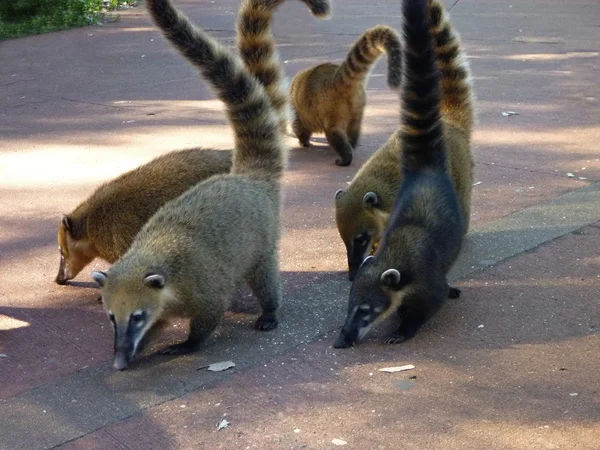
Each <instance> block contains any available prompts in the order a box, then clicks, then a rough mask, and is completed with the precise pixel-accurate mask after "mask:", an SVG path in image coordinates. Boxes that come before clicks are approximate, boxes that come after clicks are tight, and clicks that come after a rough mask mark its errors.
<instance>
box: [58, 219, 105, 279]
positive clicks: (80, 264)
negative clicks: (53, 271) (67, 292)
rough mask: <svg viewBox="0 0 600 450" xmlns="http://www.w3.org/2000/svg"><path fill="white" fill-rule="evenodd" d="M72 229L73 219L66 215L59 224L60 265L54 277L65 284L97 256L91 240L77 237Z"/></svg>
mask: <svg viewBox="0 0 600 450" xmlns="http://www.w3.org/2000/svg"><path fill="white" fill-rule="evenodd" d="M71 229H72V224H71V220H70V219H69V217H68V216H64V217H63V218H62V220H61V222H60V225H59V226H58V250H59V252H60V265H59V266H58V274H57V275H56V278H55V279H54V281H55V282H56V283H57V284H65V283H66V282H67V281H69V280H72V279H73V278H75V277H76V276H77V275H78V274H79V272H81V271H82V270H83V268H84V267H85V266H87V265H88V264H89V263H91V262H92V261H93V260H94V258H95V257H96V254H95V252H94V251H93V250H92V246H91V244H90V242H89V240H88V239H86V238H83V239H75V238H74V237H73V235H72V234H71Z"/></svg>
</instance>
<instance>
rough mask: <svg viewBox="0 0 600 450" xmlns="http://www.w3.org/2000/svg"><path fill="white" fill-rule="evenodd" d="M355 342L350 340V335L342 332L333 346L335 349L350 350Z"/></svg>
mask: <svg viewBox="0 0 600 450" xmlns="http://www.w3.org/2000/svg"><path fill="white" fill-rule="evenodd" d="M353 345H354V342H353V341H352V339H349V338H348V335H347V334H346V333H345V332H344V330H342V332H341V333H340V336H339V337H338V338H337V341H335V343H334V344H333V348H348V347H352V346H353Z"/></svg>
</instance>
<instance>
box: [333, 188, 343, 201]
mask: <svg viewBox="0 0 600 450" xmlns="http://www.w3.org/2000/svg"><path fill="white" fill-rule="evenodd" d="M342 195H344V190H343V189H338V190H337V191H335V196H334V198H335V199H336V200H339V199H340V198H341V197H342Z"/></svg>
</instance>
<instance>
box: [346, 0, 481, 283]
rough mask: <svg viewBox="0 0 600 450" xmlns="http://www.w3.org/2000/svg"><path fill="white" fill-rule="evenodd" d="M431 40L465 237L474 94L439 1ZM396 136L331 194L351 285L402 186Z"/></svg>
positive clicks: (432, 13) (434, 0)
mask: <svg viewBox="0 0 600 450" xmlns="http://www.w3.org/2000/svg"><path fill="white" fill-rule="evenodd" d="M428 14H429V21H430V25H429V26H430V30H429V31H430V34H431V35H432V38H433V41H434V42H433V45H434V54H435V60H436V63H437V66H438V68H439V70H440V76H441V83H440V90H441V92H440V94H441V99H440V113H441V120H442V130H443V139H444V142H445V143H446V149H447V155H446V159H447V160H448V165H449V169H450V175H451V177H452V181H453V183H454V187H455V188H456V192H457V193H458V200H459V203H460V206H461V211H462V214H463V223H464V224H465V226H464V231H465V233H466V232H467V231H468V228H469V220H470V217H471V190H472V186H473V157H472V154H471V143H470V141H471V133H472V129H473V122H474V113H473V92H472V86H471V72H470V69H469V65H468V62H467V59H466V56H465V54H464V51H463V49H462V44H461V41H460V37H459V35H458V33H457V32H456V31H455V30H453V29H452V26H451V24H450V21H449V18H448V15H447V14H446V11H445V9H444V6H443V4H442V3H441V2H440V1H439V0H430V1H429V13H428ZM402 146H403V139H402V133H401V131H397V132H396V133H394V134H393V135H392V136H391V137H390V139H389V140H388V141H387V142H386V143H385V144H384V145H383V147H381V148H380V149H379V150H377V152H376V153H375V154H374V155H373V156H372V157H371V158H370V159H369V160H368V161H367V162H366V163H365V164H364V165H363V166H362V167H361V168H360V170H359V171H358V173H357V174H356V176H355V177H354V179H353V180H352V182H351V183H350V185H349V186H348V187H347V189H346V190H345V191H344V190H343V189H340V190H338V191H337V192H336V194H335V215H336V223H337V227H338V231H339V233H340V237H341V238H342V240H343V241H344V244H345V245H346V250H347V258H348V270H349V278H350V280H353V279H354V276H355V275H356V271H357V270H358V267H359V266H360V264H361V262H362V261H363V259H364V258H365V257H366V256H367V255H369V253H371V251H372V250H374V249H376V248H377V244H378V243H379V240H380V238H381V234H382V232H383V230H384V228H385V226H386V223H387V221H388V217H389V215H390V213H391V211H392V207H393V204H394V199H395V198H396V193H397V191H398V187H399V186H400V183H401V182H402V178H403V172H402V170H400V168H401V166H402V158H403V154H402Z"/></svg>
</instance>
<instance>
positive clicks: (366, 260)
mask: <svg viewBox="0 0 600 450" xmlns="http://www.w3.org/2000/svg"><path fill="white" fill-rule="evenodd" d="M373 258H374V256H373V255H369V256H367V257H366V258H365V259H363V261H362V262H361V263H360V265H361V266H363V265H365V263H367V262H369V261H371V260H372V259H373Z"/></svg>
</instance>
